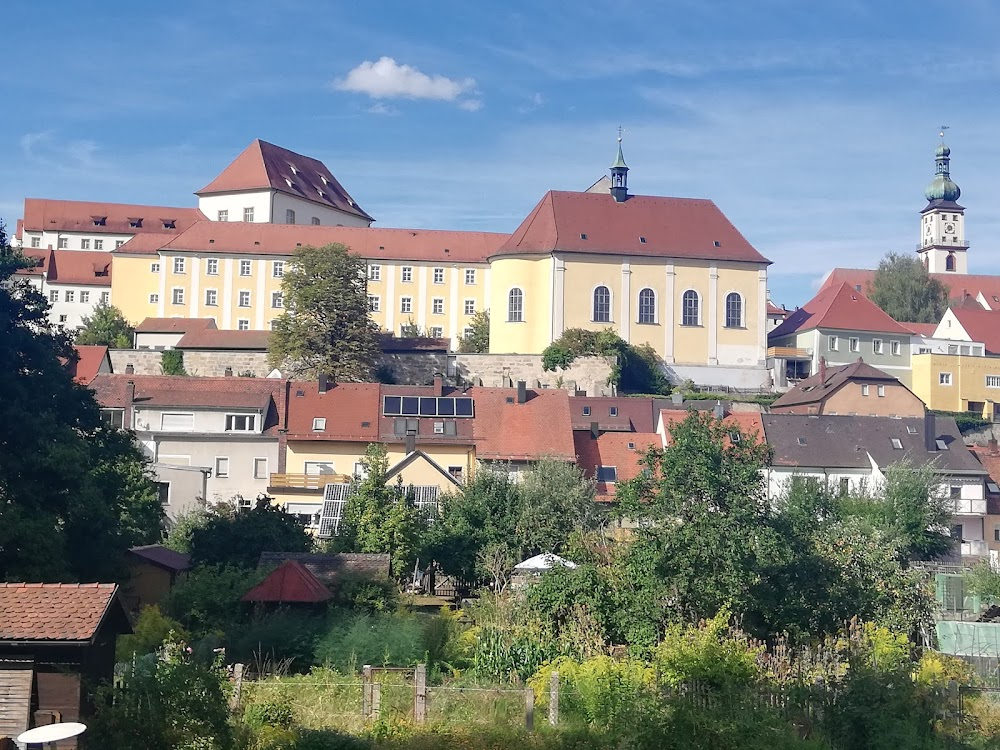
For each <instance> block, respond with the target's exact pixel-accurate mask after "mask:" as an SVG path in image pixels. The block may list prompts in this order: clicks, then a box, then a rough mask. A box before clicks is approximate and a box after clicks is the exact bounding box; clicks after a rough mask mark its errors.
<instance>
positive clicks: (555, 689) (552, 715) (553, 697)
mask: <svg viewBox="0 0 1000 750" xmlns="http://www.w3.org/2000/svg"><path fill="white" fill-rule="evenodd" d="M558 723H559V672H556V671H553V672H552V677H551V678H550V679H549V724H550V725H551V726H555V725H556V724H558Z"/></svg>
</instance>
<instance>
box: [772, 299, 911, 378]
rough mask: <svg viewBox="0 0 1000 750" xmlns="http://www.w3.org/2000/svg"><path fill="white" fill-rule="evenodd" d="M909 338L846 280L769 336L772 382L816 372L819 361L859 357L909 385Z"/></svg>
mask: <svg viewBox="0 0 1000 750" xmlns="http://www.w3.org/2000/svg"><path fill="white" fill-rule="evenodd" d="M910 336H911V333H910V331H909V330H908V329H906V328H904V327H903V326H901V325H900V324H899V323H897V322H896V321H895V320H893V319H892V318H890V317H889V316H888V315H886V314H885V313H884V312H883V311H882V310H881V308H879V306H878V305H876V304H875V303H874V302H872V301H871V300H869V299H868V298H867V297H866V296H865V295H864V294H863V293H861V292H858V291H857V290H856V289H854V288H853V287H851V286H849V285H848V284H841V285H840V286H839V287H827V288H825V289H822V290H820V292H819V293H818V294H817V295H816V296H815V297H813V298H812V299H811V300H809V301H808V302H807V303H806V304H805V305H803V306H802V307H800V308H799V309H798V310H795V311H794V312H793V313H791V314H790V315H789V316H788V317H787V318H786V319H785V322H784V323H782V324H781V325H780V326H778V327H777V328H775V329H774V330H773V331H771V333H770V334H769V335H768V339H767V340H768V345H769V349H768V353H769V354H768V356H769V358H770V359H771V360H772V361H773V363H774V364H773V368H772V373H773V377H774V384H775V385H776V386H777V387H779V388H783V387H785V386H787V385H789V384H794V383H795V382H797V381H799V380H804V379H805V378H807V377H809V376H810V375H814V374H816V373H817V372H819V362H820V360H821V359H824V360H826V363H827V365H828V366H833V367H837V366H840V365H846V364H850V363H852V362H854V361H856V360H857V359H858V358H859V357H862V358H864V360H865V361H866V362H867V363H868V364H870V365H873V366H875V367H877V368H878V369H880V370H884V371H885V372H887V373H889V374H890V375H894V376H895V377H896V378H897V379H898V380H899V381H900V382H902V383H903V384H904V385H909V383H910Z"/></svg>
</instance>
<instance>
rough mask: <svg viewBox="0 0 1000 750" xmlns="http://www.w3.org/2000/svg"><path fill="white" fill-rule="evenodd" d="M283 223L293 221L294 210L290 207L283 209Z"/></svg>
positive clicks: (291, 222) (292, 222)
mask: <svg viewBox="0 0 1000 750" xmlns="http://www.w3.org/2000/svg"><path fill="white" fill-rule="evenodd" d="M285 223H286V224H294V223H295V212H294V211H293V210H292V209H290V208H286V209H285Z"/></svg>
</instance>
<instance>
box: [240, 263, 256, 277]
mask: <svg viewBox="0 0 1000 750" xmlns="http://www.w3.org/2000/svg"><path fill="white" fill-rule="evenodd" d="M252 270H253V262H252V261H249V260H241V261H240V276H249V275H250V273H251V271H252Z"/></svg>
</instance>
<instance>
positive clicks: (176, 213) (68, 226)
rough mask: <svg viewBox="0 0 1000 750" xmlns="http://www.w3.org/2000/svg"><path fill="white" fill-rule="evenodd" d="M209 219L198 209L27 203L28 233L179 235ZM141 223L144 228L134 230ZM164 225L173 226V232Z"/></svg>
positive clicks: (46, 201) (31, 200)
mask: <svg viewBox="0 0 1000 750" xmlns="http://www.w3.org/2000/svg"><path fill="white" fill-rule="evenodd" d="M205 218H206V216H205V214H203V213H202V212H201V211H199V210H198V209H197V208H177V207H176V206H141V205H136V204H129V203H98V202H92V201H59V200H50V199H48V198H25V199H24V230H25V231H27V232H86V233H87V234H144V233H147V232H162V233H168V234H180V233H181V232H183V231H184V230H185V229H187V228H188V227H189V226H191V225H192V224H193V223H194V222H196V221H198V220H199V219H205ZM136 219H141V226H132V224H133V223H135V220H136ZM165 224H173V226H174V227H175V228H173V229H171V228H169V227H168V226H165Z"/></svg>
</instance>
